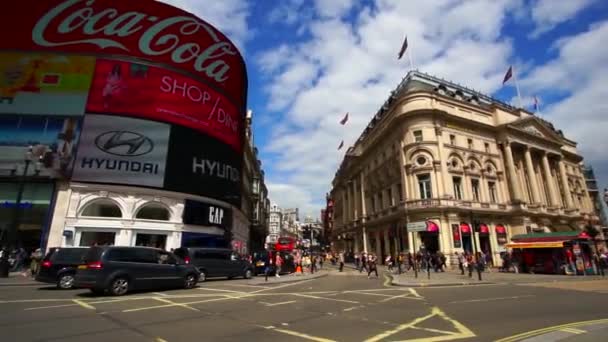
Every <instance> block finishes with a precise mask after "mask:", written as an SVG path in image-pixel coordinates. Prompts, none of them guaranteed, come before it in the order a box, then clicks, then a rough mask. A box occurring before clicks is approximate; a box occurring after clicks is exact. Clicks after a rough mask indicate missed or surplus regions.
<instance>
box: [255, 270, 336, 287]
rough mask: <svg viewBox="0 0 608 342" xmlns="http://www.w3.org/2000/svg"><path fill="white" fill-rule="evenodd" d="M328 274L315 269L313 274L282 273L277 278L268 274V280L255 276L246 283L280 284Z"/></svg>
mask: <svg viewBox="0 0 608 342" xmlns="http://www.w3.org/2000/svg"><path fill="white" fill-rule="evenodd" d="M328 275H329V272H327V271H326V270H322V271H317V272H315V273H313V274H310V273H305V274H296V273H291V274H285V275H282V276H281V277H280V278H277V277H275V276H268V281H266V280H265V279H264V276H257V277H255V278H253V279H252V280H251V281H250V282H248V283H247V284H248V285H265V284H282V283H291V282H296V281H302V280H309V279H317V278H322V277H327V276H328Z"/></svg>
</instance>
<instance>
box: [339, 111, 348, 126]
mask: <svg viewBox="0 0 608 342" xmlns="http://www.w3.org/2000/svg"><path fill="white" fill-rule="evenodd" d="M347 121H348V113H346V115H344V118H342V120H340V125H345V124H346V122H347Z"/></svg>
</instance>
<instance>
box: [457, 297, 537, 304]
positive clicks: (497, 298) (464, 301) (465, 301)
mask: <svg viewBox="0 0 608 342" xmlns="http://www.w3.org/2000/svg"><path fill="white" fill-rule="evenodd" d="M529 297H536V295H521V296H511V297H494V298H481V299H468V300H457V301H453V302H448V304H456V303H479V302H491V301H495V300H505V299H520V298H529Z"/></svg>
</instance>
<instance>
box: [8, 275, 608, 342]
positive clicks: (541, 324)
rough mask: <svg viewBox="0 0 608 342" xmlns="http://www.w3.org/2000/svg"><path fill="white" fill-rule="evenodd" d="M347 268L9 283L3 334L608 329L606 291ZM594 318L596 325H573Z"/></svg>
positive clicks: (596, 332)
mask: <svg viewBox="0 0 608 342" xmlns="http://www.w3.org/2000/svg"><path fill="white" fill-rule="evenodd" d="M348 274H350V275H344V274H340V275H338V274H336V273H332V274H330V276H328V277H324V278H319V279H312V280H304V281H299V282H294V283H283V284H271V285H263V286H255V285H250V284H247V283H248V282H247V281H243V280H231V281H228V280H220V281H209V282H205V283H201V284H199V285H200V286H199V287H198V288H196V289H192V290H171V291H163V292H145V293H134V294H131V295H127V296H124V297H95V296H93V295H91V294H89V292H88V291H84V290H72V291H59V290H55V289H53V288H52V287H47V286H14V287H13V286H4V287H1V288H0V333H1V334H2V337H0V340H3V341H20V342H21V341H113V342H118V341H129V342H136V341H156V342H162V341H169V342H175V341H271V340H272V341H306V340H312V341H403V340H417V341H450V340H467V341H468V340H470V341H493V340H499V339H505V338H506V339H505V340H504V341H518V340H526V339H529V340H530V341H532V340H539V338H542V337H543V336H549V337H551V338H549V339H544V340H543V341H551V340H560V339H564V340H568V341H571V340H577V338H580V339H584V338H587V339H586V340H593V337H594V336H602V335H603V333H604V332H606V331H607V330H606V329H607V327H608V319H606V318H608V313H606V310H605V308H606V307H608V296H607V295H606V293H605V292H604V291H600V292H598V291H595V290H591V291H580V290H579V289H576V290H572V289H560V288H559V284H553V286H552V287H551V288H548V287H539V286H529V285H526V286H520V285H478V286H462V287H443V288H417V289H412V288H406V287H391V286H390V285H388V283H389V282H388V281H387V278H386V277H385V276H384V275H381V276H380V278H379V279H367V277H365V276H362V275H359V274H355V273H353V272H349V273H348ZM597 287H598V283H595V288H597ZM600 288H601V286H600ZM604 290H605V288H604ZM602 292H603V293H602ZM599 319H606V320H605V321H598V320H599ZM589 320H596V321H595V322H594V324H595V325H594V326H591V325H589V324H591V323H587V325H584V324H583V323H580V324H579V325H570V326H567V325H564V324H567V323H575V322H580V321H589ZM549 327H553V328H549ZM546 328H549V329H546ZM537 329H544V330H538V331H537V332H536V333H534V332H533V331H534V330H537ZM543 334H544V335H543ZM547 334H553V335H547ZM514 335H519V337H517V336H515V337H512V338H508V337H510V336H514Z"/></svg>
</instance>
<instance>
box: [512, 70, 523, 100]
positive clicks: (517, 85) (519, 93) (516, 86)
mask: <svg viewBox="0 0 608 342" xmlns="http://www.w3.org/2000/svg"><path fill="white" fill-rule="evenodd" d="M512 70H513V81H515V89H516V90H517V98H518V99H519V108H524V106H523V104H522V101H521V92H520V91H519V82H517V72H515V67H512Z"/></svg>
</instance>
